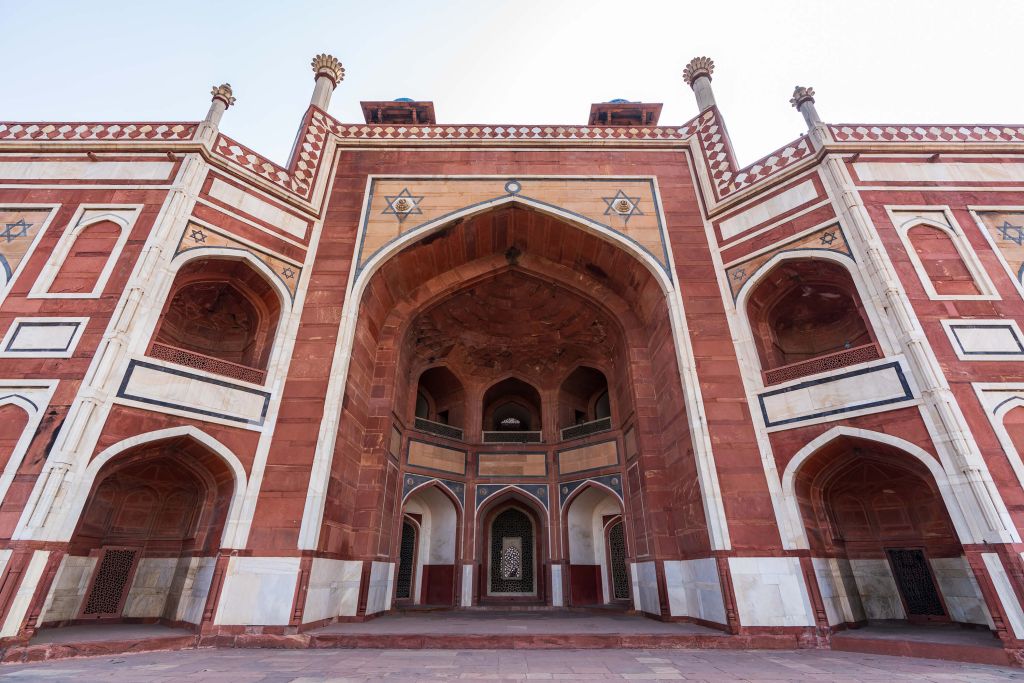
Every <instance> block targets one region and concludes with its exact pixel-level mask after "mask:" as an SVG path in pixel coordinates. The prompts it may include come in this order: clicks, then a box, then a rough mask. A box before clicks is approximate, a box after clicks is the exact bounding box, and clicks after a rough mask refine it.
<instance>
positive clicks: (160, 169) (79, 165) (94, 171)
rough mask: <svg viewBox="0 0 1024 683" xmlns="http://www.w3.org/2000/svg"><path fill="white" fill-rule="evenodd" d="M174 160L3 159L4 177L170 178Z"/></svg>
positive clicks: (0, 168)
mask: <svg viewBox="0 0 1024 683" xmlns="http://www.w3.org/2000/svg"><path fill="white" fill-rule="evenodd" d="M173 170H174V163H173V162H170V161H139V160H135V161H88V160H83V161H33V162H28V163H25V162H21V161H0V179H4V180H29V179H31V180H82V181H88V180H170V175H171V171H173Z"/></svg>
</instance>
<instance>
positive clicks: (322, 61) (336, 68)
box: [310, 53, 345, 86]
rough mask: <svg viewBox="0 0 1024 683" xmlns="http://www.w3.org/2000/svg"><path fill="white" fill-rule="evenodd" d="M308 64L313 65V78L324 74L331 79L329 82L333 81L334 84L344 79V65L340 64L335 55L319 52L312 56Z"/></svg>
mask: <svg viewBox="0 0 1024 683" xmlns="http://www.w3.org/2000/svg"><path fill="white" fill-rule="evenodd" d="M310 66H312V67H313V78H314V79H317V78H320V77H321V76H326V77H327V78H329V79H331V82H333V83H334V85H335V86H337V85H338V83H341V82H342V81H343V80H345V67H343V66H342V65H341V62H340V61H338V58H337V57H334V56H332V55H329V54H326V53H321V54H318V55H317V56H316V57H313V61H312V62H310Z"/></svg>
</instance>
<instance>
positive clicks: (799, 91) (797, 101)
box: [789, 85, 814, 109]
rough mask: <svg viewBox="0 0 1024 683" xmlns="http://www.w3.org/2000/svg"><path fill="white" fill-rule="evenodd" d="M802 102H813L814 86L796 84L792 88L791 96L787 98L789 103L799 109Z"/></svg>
mask: <svg viewBox="0 0 1024 683" xmlns="http://www.w3.org/2000/svg"><path fill="white" fill-rule="evenodd" d="M804 102H810V103H811V104H814V88H805V87H804V86H802V85H798V86H796V87H795V88H794V89H793V97H791V98H789V103H790V104H792V105H793V106H794V107H796V108H797V109H799V108H800V105H802V104H803V103H804Z"/></svg>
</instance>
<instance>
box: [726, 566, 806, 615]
mask: <svg viewBox="0 0 1024 683" xmlns="http://www.w3.org/2000/svg"><path fill="white" fill-rule="evenodd" d="M729 571H730V573H731V574H732V586H733V592H734V593H735V594H736V609H737V611H738V612H739V617H740V624H742V625H743V626H813V625H814V612H813V611H812V609H811V600H810V597H809V596H808V594H807V586H805V585H804V578H803V573H802V572H801V571H800V560H799V558H796V557H730V558H729Z"/></svg>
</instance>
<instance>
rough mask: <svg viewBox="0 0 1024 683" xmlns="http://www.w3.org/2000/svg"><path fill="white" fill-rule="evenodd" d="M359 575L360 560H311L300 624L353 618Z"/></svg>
mask: <svg viewBox="0 0 1024 683" xmlns="http://www.w3.org/2000/svg"><path fill="white" fill-rule="evenodd" d="M362 574H363V563H362V561H359V560H328V559H324V558H321V557H314V558H313V564H312V567H311V568H310V571H309V586H308V588H307V589H306V607H305V610H304V611H303V613H302V623H304V624H308V623H310V622H311V621H320V620H321V619H333V618H334V617H338V616H345V617H353V616H355V615H356V611H357V610H358V608H359V582H360V580H361V578H362Z"/></svg>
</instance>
